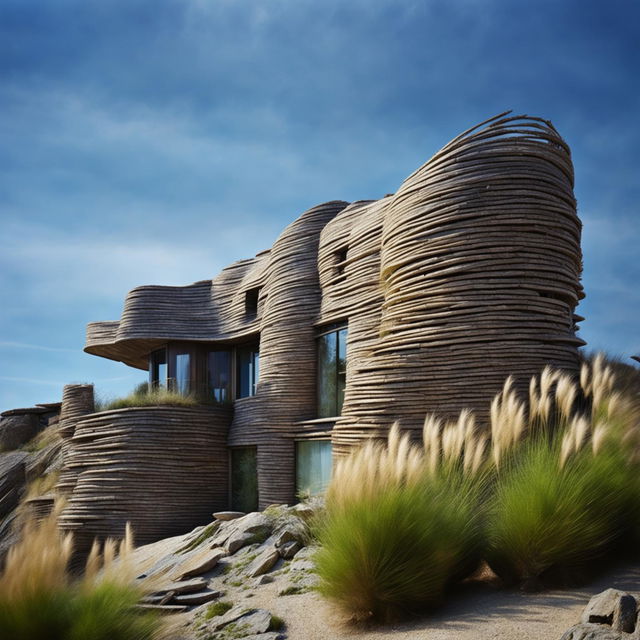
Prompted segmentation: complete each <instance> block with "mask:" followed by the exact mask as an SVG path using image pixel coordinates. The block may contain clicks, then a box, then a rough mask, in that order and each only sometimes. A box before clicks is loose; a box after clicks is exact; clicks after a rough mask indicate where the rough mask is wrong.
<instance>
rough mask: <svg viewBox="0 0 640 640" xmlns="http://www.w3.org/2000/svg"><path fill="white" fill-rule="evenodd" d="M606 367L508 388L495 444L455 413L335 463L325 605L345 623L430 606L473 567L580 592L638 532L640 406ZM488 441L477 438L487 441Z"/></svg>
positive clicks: (495, 423)
mask: <svg viewBox="0 0 640 640" xmlns="http://www.w3.org/2000/svg"><path fill="white" fill-rule="evenodd" d="M619 388H620V387H619V385H618V384H617V382H616V379H615V376H614V373H613V368H612V367H611V366H609V365H608V363H607V362H606V361H605V359H604V357H603V356H597V357H596V358H594V359H592V360H591V361H589V362H585V363H584V364H583V366H582V369H581V373H580V376H579V379H573V378H571V377H570V376H568V375H566V374H563V373H560V372H558V371H554V370H552V369H550V368H547V369H545V370H544V371H543V372H542V374H541V375H540V376H538V377H535V378H533V379H532V380H531V383H530V385H529V389H528V394H527V395H528V397H526V398H524V397H522V396H521V395H520V394H519V393H518V392H517V391H516V387H515V384H514V381H513V380H512V379H511V378H509V379H508V380H507V381H506V383H505V385H504V388H503V390H502V391H501V392H500V393H499V394H498V395H497V396H496V397H495V399H494V400H493V402H492V404H491V412H490V413H491V415H490V435H489V434H487V435H482V434H483V431H479V430H478V429H476V427H475V424H474V418H473V415H472V414H471V413H470V412H468V411H463V412H462V413H461V414H460V417H459V419H458V420H457V421H456V422H454V423H445V422H443V421H440V420H438V419H437V418H436V417H434V416H428V417H427V419H426V421H425V426H424V430H423V437H422V443H421V444H420V445H418V444H415V443H412V442H411V441H410V439H409V435H408V434H405V435H401V434H400V431H399V429H398V427H397V426H394V427H393V428H392V430H391V432H390V434H389V439H388V442H387V443H386V444H381V443H376V442H373V441H372V442H368V443H367V444H365V445H364V446H363V447H362V448H360V449H359V450H358V451H356V452H355V453H353V454H352V455H350V456H349V457H347V458H345V459H343V460H340V461H339V462H338V463H337V465H336V467H335V470H334V475H333V478H332V481H331V484H330V486H329V488H328V491H327V495H326V515H325V516H324V522H323V524H322V526H321V527H320V528H319V539H320V542H321V545H322V547H321V551H320V552H319V553H318V556H317V568H318V573H319V575H320V578H321V587H320V589H321V591H322V593H323V594H324V595H325V596H326V597H328V598H329V599H331V600H332V601H333V602H335V603H336V604H337V605H338V607H339V608H341V609H342V610H343V611H344V612H345V613H346V614H347V615H348V616H349V617H350V618H352V619H353V620H365V619H372V620H377V621H388V620H391V619H393V618H397V617H399V616H401V615H403V614H404V613H406V612H409V611H417V610H425V609H429V608H432V607H434V606H437V605H438V604H439V603H441V602H442V600H443V599H444V597H445V595H446V593H447V590H448V588H449V587H450V586H452V585H453V584H455V583H456V582H458V581H460V580H461V579H463V578H465V577H467V576H468V575H470V573H471V572H472V571H473V569H474V568H475V567H477V565H478V562H479V561H480V559H485V560H487V561H488V563H489V565H490V566H491V568H492V569H493V570H494V571H495V573H497V574H498V575H499V576H500V577H501V578H502V579H503V581H504V582H505V583H507V584H518V585H520V586H522V587H524V588H539V587H542V586H546V585H551V584H553V585H558V584H566V583H574V582H576V581H578V580H581V579H584V578H585V577H587V576H588V570H593V569H594V568H595V567H597V566H598V561H599V560H601V559H603V558H606V557H607V555H608V554H610V553H611V552H615V551H616V550H617V549H619V548H621V547H622V546H623V544H624V541H625V540H628V539H629V538H630V537H631V536H635V539H637V538H638V537H639V536H638V531H640V527H639V526H638V523H639V522H640V517H639V511H640V509H639V505H640V481H639V480H638V478H640V473H639V471H640V468H639V462H640V456H639V455H638V452H639V451H640V447H639V446H638V445H639V444H640V436H639V429H638V424H639V420H638V403H637V394H636V395H635V396H633V394H631V395H630V394H629V393H628V392H627V391H626V390H625V392H624V393H623V392H621V391H619V390H618V389H619ZM486 431H487V430H486V429H485V430H484V432H486Z"/></svg>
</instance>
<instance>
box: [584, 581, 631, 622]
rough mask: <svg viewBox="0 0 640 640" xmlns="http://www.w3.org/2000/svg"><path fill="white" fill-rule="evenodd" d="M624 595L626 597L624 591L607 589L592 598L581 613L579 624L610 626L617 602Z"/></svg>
mask: <svg viewBox="0 0 640 640" xmlns="http://www.w3.org/2000/svg"><path fill="white" fill-rule="evenodd" d="M624 595H626V594H625V592H624V591H619V590H618V589H607V590H606V591H603V592H602V593H598V594H597V595H595V596H593V598H591V600H589V604H588V605H587V606H586V607H585V609H584V611H583V612H582V618H581V622H583V623H585V622H593V623H597V624H608V625H611V624H612V623H613V612H614V610H615V608H616V605H617V604H618V600H619V599H620V598H621V597H622V596H624Z"/></svg>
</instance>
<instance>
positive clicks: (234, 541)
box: [211, 512, 271, 554]
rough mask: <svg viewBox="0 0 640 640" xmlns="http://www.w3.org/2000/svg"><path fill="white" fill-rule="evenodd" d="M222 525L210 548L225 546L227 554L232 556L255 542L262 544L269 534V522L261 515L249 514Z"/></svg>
mask: <svg viewBox="0 0 640 640" xmlns="http://www.w3.org/2000/svg"><path fill="white" fill-rule="evenodd" d="M229 525H231V526H230V527H225V526H224V524H223V526H222V527H221V528H220V531H219V533H218V535H216V537H215V539H214V540H213V541H212V543H211V546H212V547H214V546H222V545H225V547H226V549H227V552H228V553H230V554H232V553H235V552H236V551H238V549H241V548H242V547H244V546H246V545H249V544H253V543H255V542H264V541H265V540H266V539H267V538H268V537H269V534H270V533H271V520H270V519H269V518H268V517H267V516H265V515H264V514H262V513H257V512H256V513H250V514H248V515H246V516H244V517H242V518H238V519H237V520H232V521H230V522H229Z"/></svg>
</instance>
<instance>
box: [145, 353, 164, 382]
mask: <svg viewBox="0 0 640 640" xmlns="http://www.w3.org/2000/svg"><path fill="white" fill-rule="evenodd" d="M149 385H150V386H151V387H152V388H154V387H165V386H166V385H167V350H166V349H158V350H157V351H153V352H152V353H151V354H150V355H149Z"/></svg>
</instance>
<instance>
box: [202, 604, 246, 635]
mask: <svg viewBox="0 0 640 640" xmlns="http://www.w3.org/2000/svg"><path fill="white" fill-rule="evenodd" d="M252 611H253V610H252V609H247V608H246V607H242V606H235V607H233V608H232V609H229V611H227V613H224V614H223V615H221V616H218V617H216V618H212V619H211V622H210V623H209V624H207V627H208V628H209V629H210V630H212V631H220V629H222V628H223V627H226V626H227V625H228V624H231V623H232V622H235V621H236V620H238V618H242V616H244V615H246V614H247V613H250V612H252Z"/></svg>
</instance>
